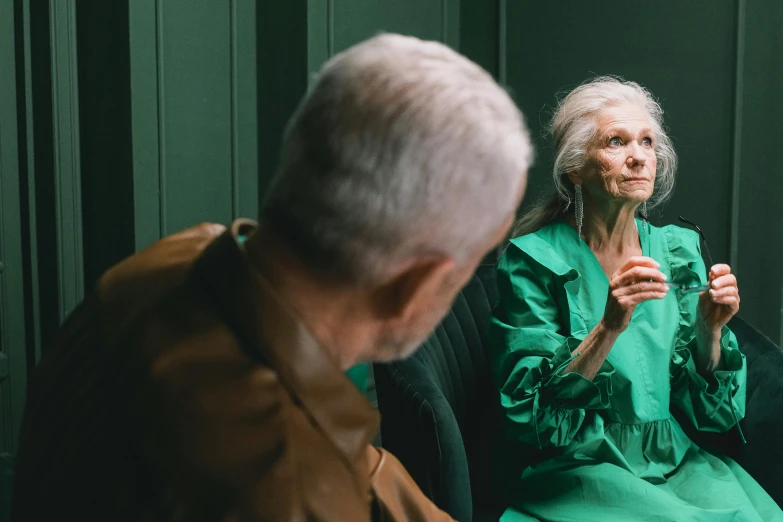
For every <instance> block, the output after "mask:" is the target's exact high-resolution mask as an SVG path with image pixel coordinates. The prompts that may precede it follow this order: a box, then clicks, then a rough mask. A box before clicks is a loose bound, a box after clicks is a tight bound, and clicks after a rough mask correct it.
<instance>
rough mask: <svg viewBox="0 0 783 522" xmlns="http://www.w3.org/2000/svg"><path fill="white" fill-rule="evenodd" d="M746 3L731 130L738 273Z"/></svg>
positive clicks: (732, 247) (740, 18) (732, 244)
mask: <svg viewBox="0 0 783 522" xmlns="http://www.w3.org/2000/svg"><path fill="white" fill-rule="evenodd" d="M745 27H746V23H745V0H737V15H736V42H735V53H736V55H735V62H734V107H733V113H734V125H733V128H732V134H733V136H732V162H731V206H730V214H731V218H730V224H729V264H730V265H731V267H732V271H733V272H735V273H736V272H737V271H738V270H739V228H740V215H739V214H740V187H741V185H740V183H741V176H740V174H741V171H742V121H743V105H744V101H743V99H744V96H745Z"/></svg>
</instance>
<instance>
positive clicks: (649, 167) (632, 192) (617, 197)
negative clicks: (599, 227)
mask: <svg viewBox="0 0 783 522" xmlns="http://www.w3.org/2000/svg"><path fill="white" fill-rule="evenodd" d="M597 124H598V132H597V133H596V138H595V139H594V140H593V142H592V143H591V145H590V147H589V149H588V152H587V163H586V165H585V167H584V169H582V171H581V172H579V173H577V175H576V176H574V177H572V181H575V182H577V183H579V182H581V183H582V187H583V189H584V190H586V191H587V192H588V194H589V195H590V197H591V198H592V199H601V200H607V199H608V200H613V201H616V202H625V203H630V202H637V203H641V202H643V201H646V200H647V199H649V198H650V196H652V193H653V187H654V185H655V167H656V159H655V142H654V137H653V133H652V126H651V125H650V120H649V118H648V117H647V114H646V113H645V111H644V110H643V109H641V108H639V107H637V106H635V105H618V106H615V107H609V108H606V109H604V110H603V111H601V113H600V114H599V115H598V118H597Z"/></svg>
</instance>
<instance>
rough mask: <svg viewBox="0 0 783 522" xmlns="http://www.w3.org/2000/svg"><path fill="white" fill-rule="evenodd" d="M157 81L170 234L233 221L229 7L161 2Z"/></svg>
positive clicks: (162, 171) (167, 231)
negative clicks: (202, 223) (192, 227)
mask: <svg viewBox="0 0 783 522" xmlns="http://www.w3.org/2000/svg"><path fill="white" fill-rule="evenodd" d="M158 35H159V40H158V51H159V55H158V74H159V77H158V83H159V86H160V90H159V96H160V98H159V103H160V113H159V118H160V121H159V125H160V134H161V138H160V149H161V169H160V176H161V186H162V187H163V189H164V190H163V194H162V214H163V229H162V233H163V234H164V235H166V234H170V233H173V232H176V231H178V230H181V229H183V228H187V227H189V226H191V225H193V224H195V223H197V222H199V221H215V222H218V223H228V222H230V221H231V217H232V214H233V212H232V206H233V205H232V187H231V156H232V150H231V149H232V147H231V116H232V114H231V12H230V8H229V2H206V1H201V2H193V1H192V0H165V1H160V2H159V3H158Z"/></svg>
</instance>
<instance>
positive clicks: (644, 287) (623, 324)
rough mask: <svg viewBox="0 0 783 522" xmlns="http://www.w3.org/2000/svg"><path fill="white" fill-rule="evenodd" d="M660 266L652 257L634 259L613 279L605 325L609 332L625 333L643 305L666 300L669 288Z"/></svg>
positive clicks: (605, 314) (610, 285) (621, 268)
mask: <svg viewBox="0 0 783 522" xmlns="http://www.w3.org/2000/svg"><path fill="white" fill-rule="evenodd" d="M660 266H661V265H660V264H659V263H658V262H656V261H655V260H653V259H651V258H649V257H642V256H637V257H632V258H630V259H629V260H628V261H626V262H625V264H624V265H623V266H622V267H620V269H619V270H618V271H617V272H616V273H615V274H614V275H613V276H612V278H611V280H610V281H609V296H608V297H607V299H606V309H605V311H604V318H603V321H602V322H603V323H604V326H605V327H606V328H607V329H608V330H610V331H613V332H618V333H619V332H622V331H624V330H625V329H626V328H627V327H628V323H630V322H631V316H632V315H633V311H634V310H635V309H636V306H637V305H638V304H639V303H641V302H643V301H649V300H651V299H663V298H664V297H666V293H667V292H668V291H669V287H668V286H666V285H665V284H664V281H666V275H665V274H664V273H663V272H661V271H660V270H658V269H659V268H660Z"/></svg>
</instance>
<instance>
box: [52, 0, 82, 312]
mask: <svg viewBox="0 0 783 522" xmlns="http://www.w3.org/2000/svg"><path fill="white" fill-rule="evenodd" d="M49 6H50V17H51V20H50V24H51V43H52V113H53V128H54V186H55V205H56V207H55V216H56V227H57V237H56V242H57V261H58V280H59V281H58V282H59V285H58V286H59V290H60V292H59V309H60V320H61V321H62V320H64V319H65V317H66V316H67V315H68V314H69V313H70V312H71V310H73V308H74V307H75V306H76V305H77V304H78V303H79V302H80V301H81V299H82V296H83V295H84V261H83V251H82V208H81V177H80V154H81V153H80V148H79V86H78V69H77V46H76V29H77V28H76V5H75V0H50V3H49Z"/></svg>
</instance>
